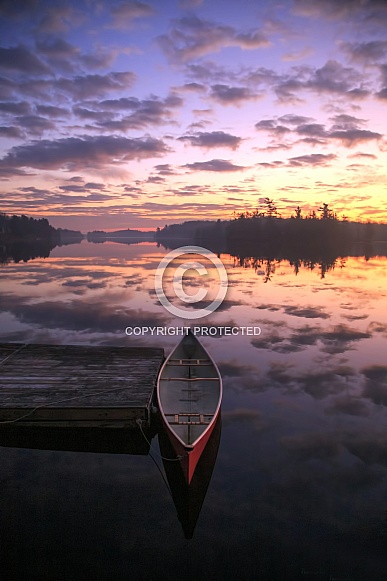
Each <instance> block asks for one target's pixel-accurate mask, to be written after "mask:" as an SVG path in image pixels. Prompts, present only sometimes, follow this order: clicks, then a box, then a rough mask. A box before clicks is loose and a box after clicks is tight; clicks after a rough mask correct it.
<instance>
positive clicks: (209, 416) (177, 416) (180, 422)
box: [165, 412, 213, 426]
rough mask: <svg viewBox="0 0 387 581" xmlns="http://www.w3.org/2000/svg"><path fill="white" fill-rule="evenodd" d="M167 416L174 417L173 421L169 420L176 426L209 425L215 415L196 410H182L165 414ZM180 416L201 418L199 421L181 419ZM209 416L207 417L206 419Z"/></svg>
mask: <svg viewBox="0 0 387 581" xmlns="http://www.w3.org/2000/svg"><path fill="white" fill-rule="evenodd" d="M165 415H166V416H167V417H173V421H170V420H168V423H169V424H172V425H174V426H207V425H209V423H210V422H211V420H212V418H213V415H212V414H200V413H196V412H180V413H177V414H165ZM180 417H183V418H191V417H192V418H199V421H192V420H187V421H186V420H180ZM205 418H207V419H205Z"/></svg>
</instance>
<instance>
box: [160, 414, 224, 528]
mask: <svg viewBox="0 0 387 581" xmlns="http://www.w3.org/2000/svg"><path fill="white" fill-rule="evenodd" d="M221 431H222V419H221V413H220V414H219V417H218V419H217V421H216V424H215V426H214V430H213V432H212V434H211V437H210V438H209V440H208V442H207V446H206V447H205V449H204V451H203V453H202V455H201V457H200V460H199V462H198V464H197V467H196V470H195V472H194V475H193V477H192V480H191V483H190V484H189V485H188V484H187V482H186V479H185V477H184V474H183V471H182V469H181V466H180V463H179V462H174V461H170V460H166V458H175V457H176V453H175V451H174V449H173V448H172V445H171V443H170V441H169V438H168V435H167V433H166V431H165V430H164V429H163V428H162V427H160V430H159V433H158V438H159V446H160V452H161V455H162V457H163V465H164V470H165V474H166V477H167V481H168V484H169V488H170V491H171V495H172V499H173V502H174V505H175V508H176V511H177V515H178V518H179V521H180V523H181V526H182V529H183V532H184V536H185V538H186V539H192V537H193V534H194V531H195V527H196V523H197V521H198V518H199V515H200V512H201V509H202V506H203V503H204V499H205V497H206V494H207V490H208V486H209V484H210V481H211V477H212V473H213V470H214V466H215V462H216V458H217V455H218V449H219V444H220V437H221Z"/></svg>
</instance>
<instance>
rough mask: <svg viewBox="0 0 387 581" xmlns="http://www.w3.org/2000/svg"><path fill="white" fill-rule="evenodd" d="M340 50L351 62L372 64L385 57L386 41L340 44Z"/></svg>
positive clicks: (386, 50)
mask: <svg viewBox="0 0 387 581" xmlns="http://www.w3.org/2000/svg"><path fill="white" fill-rule="evenodd" d="M341 48H342V49H343V50H344V52H345V53H346V54H348V55H349V57H350V58H351V59H352V60H353V61H357V62H360V63H369V64H374V63H375V62H376V61H379V60H382V59H384V58H385V56H386V55H387V40H372V41H369V42H352V43H351V42H347V43H342V45H341Z"/></svg>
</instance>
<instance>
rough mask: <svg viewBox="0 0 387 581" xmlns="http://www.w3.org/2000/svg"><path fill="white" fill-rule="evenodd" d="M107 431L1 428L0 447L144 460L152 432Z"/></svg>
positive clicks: (37, 427)
mask: <svg viewBox="0 0 387 581" xmlns="http://www.w3.org/2000/svg"><path fill="white" fill-rule="evenodd" d="M145 435H146V436H147V440H148V441H147V440H146V439H145V438H144V435H143V434H142V433H141V432H140V430H134V429H119V428H117V429H115V428H111V429H106V428H95V427H93V428H77V427H74V428H71V427H66V428H60V427H59V428H56V427H39V426H31V427H30V426H18V425H15V426H6V427H1V428H0V446H6V447H10V448H32V449H35V450H60V451H69V452H96V453H105V454H131V455H135V456H146V455H147V454H148V453H149V442H150V441H151V439H152V437H153V436H154V431H150V430H148V429H146V434H145Z"/></svg>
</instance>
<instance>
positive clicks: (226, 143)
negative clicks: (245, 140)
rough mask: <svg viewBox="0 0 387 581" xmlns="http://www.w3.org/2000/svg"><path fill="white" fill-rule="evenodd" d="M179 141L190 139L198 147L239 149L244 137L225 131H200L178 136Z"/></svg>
mask: <svg viewBox="0 0 387 581" xmlns="http://www.w3.org/2000/svg"><path fill="white" fill-rule="evenodd" d="M178 140H179V141H188V142H189V143H190V144H191V145H193V146H196V147H203V148H206V149H210V148H212V147H229V148H230V149H234V150H235V149H237V147H238V146H239V145H240V143H241V141H242V139H241V137H237V136H236V135H231V134H230V133H225V132H224V131H211V132H208V133H206V132H199V133H195V134H192V135H184V136H182V137H179V138H178Z"/></svg>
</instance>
